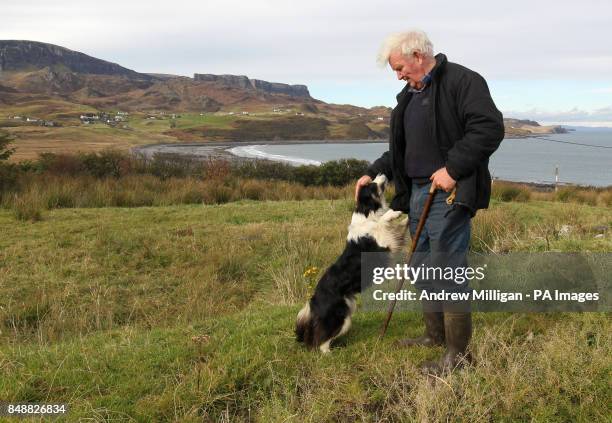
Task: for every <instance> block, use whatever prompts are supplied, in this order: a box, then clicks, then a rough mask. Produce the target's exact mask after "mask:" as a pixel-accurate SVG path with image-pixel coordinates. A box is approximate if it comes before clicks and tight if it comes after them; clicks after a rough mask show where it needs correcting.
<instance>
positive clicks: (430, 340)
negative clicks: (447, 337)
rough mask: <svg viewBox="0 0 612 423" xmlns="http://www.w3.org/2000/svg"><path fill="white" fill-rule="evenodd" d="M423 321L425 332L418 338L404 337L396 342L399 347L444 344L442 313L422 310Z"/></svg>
mask: <svg viewBox="0 0 612 423" xmlns="http://www.w3.org/2000/svg"><path fill="white" fill-rule="evenodd" d="M423 321H424V322H425V333H424V334H423V335H421V336H419V337H418V338H406V339H402V340H400V341H398V342H397V345H398V346H400V347H412V346H416V345H423V346H425V347H433V346H435V345H443V344H444V313H442V312H431V311H429V312H426V311H424V312H423Z"/></svg>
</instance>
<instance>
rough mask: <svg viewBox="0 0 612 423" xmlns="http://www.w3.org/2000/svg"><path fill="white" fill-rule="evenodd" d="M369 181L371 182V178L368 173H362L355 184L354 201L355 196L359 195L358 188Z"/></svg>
mask: <svg viewBox="0 0 612 423" xmlns="http://www.w3.org/2000/svg"><path fill="white" fill-rule="evenodd" d="M370 182H372V178H370V177H369V176H368V175H363V176H362V177H361V178H359V179H358V180H357V184H356V185H355V202H357V197H358V196H359V190H360V189H361V187H364V186H366V185H367V184H369V183H370Z"/></svg>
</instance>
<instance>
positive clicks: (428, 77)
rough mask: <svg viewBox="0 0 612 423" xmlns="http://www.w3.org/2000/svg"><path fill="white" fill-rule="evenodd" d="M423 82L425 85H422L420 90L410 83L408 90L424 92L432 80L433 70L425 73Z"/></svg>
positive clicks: (410, 91)
mask: <svg viewBox="0 0 612 423" xmlns="http://www.w3.org/2000/svg"><path fill="white" fill-rule="evenodd" d="M421 82H422V83H423V86H422V87H421V89H420V90H417V89H416V88H412V87H411V86H410V85H409V86H408V92H409V93H420V92H423V90H424V89H425V88H427V86H428V85H429V83H430V82H431V71H430V72H429V73H428V74H427V75H425V76H424V77H423V78H421Z"/></svg>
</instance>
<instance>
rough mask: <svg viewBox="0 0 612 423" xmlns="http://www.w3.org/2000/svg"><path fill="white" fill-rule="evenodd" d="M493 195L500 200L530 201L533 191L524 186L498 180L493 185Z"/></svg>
mask: <svg viewBox="0 0 612 423" xmlns="http://www.w3.org/2000/svg"><path fill="white" fill-rule="evenodd" d="M491 197H492V198H494V199H496V200H499V201H529V199H530V198H531V191H530V190H529V188H527V187H524V186H519V185H513V184H512V185H510V184H505V183H499V182H496V183H494V184H493V186H492V187H491Z"/></svg>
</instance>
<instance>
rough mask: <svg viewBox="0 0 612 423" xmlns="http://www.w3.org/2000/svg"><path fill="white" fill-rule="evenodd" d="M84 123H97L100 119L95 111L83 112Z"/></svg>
mask: <svg viewBox="0 0 612 423" xmlns="http://www.w3.org/2000/svg"><path fill="white" fill-rule="evenodd" d="M80 119H81V122H82V123H95V121H97V120H99V119H100V116H98V115H97V114H95V113H83V114H82V115H81V117H80Z"/></svg>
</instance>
